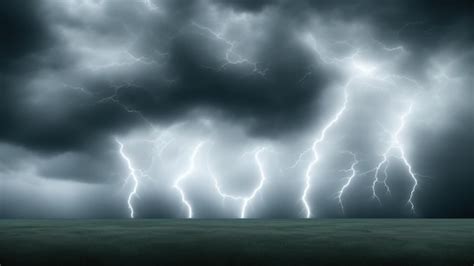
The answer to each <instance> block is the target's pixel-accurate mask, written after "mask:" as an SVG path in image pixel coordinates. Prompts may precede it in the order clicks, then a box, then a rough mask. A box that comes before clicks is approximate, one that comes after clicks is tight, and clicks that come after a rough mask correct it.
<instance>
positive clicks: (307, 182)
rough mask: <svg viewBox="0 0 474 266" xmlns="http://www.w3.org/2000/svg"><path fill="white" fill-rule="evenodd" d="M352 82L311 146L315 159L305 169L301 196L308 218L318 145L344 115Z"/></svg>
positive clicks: (309, 215)
mask: <svg viewBox="0 0 474 266" xmlns="http://www.w3.org/2000/svg"><path fill="white" fill-rule="evenodd" d="M349 84H350V82H349V83H348V84H347V85H346V89H345V90H344V103H343V104H342V107H341V108H340V109H339V111H338V112H337V113H336V115H335V116H334V117H333V119H331V121H329V123H327V124H326V126H325V127H324V128H323V130H322V131H321V134H320V136H319V137H318V138H316V140H315V141H314V142H313V145H312V146H311V150H312V152H313V156H314V157H313V161H311V162H310V163H309V165H308V167H307V168H306V171H305V188H304V191H303V195H302V196H301V201H302V202H303V204H304V207H305V210H306V218H311V206H310V205H309V203H308V200H307V197H308V193H309V190H310V188H311V171H312V170H313V168H314V166H316V164H317V163H318V162H319V152H318V146H319V144H321V142H323V141H324V139H325V138H326V133H327V131H328V130H329V129H330V128H331V127H332V126H334V125H335V124H336V123H337V121H338V120H339V118H340V117H341V116H342V114H343V113H344V111H345V110H346V108H347V102H348V100H349V94H348V92H347V86H349Z"/></svg>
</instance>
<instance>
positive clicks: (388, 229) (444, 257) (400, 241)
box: [0, 219, 474, 266]
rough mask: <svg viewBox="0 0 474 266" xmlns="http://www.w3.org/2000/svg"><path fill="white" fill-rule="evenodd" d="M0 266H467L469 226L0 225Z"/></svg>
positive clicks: (473, 239)
mask: <svg viewBox="0 0 474 266" xmlns="http://www.w3.org/2000/svg"><path fill="white" fill-rule="evenodd" d="M0 264H1V266H9V265H131V266H135V265H467V266H472V265H473V264H474V220H472V219H449V220H448V219H445V220H438V219H436V220H434V219H420V220H418V219H338V220H0Z"/></svg>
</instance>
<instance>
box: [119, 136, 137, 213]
mask: <svg viewBox="0 0 474 266" xmlns="http://www.w3.org/2000/svg"><path fill="white" fill-rule="evenodd" d="M115 141H116V142H117V143H118V145H119V147H120V149H119V153H120V156H121V157H122V159H123V160H124V161H125V162H126V163H127V167H128V170H129V177H130V176H131V177H132V179H133V189H132V191H130V194H129V195H128V199H127V204H128V208H129V209H130V218H135V216H134V215H135V211H134V209H133V205H132V198H133V197H135V196H136V195H137V189H138V182H139V181H138V180H139V179H138V175H137V172H138V170H136V169H135V168H134V167H133V164H132V161H131V160H130V158H128V156H127V155H126V154H125V152H124V150H123V149H124V145H123V143H122V142H120V141H119V139H118V138H115Z"/></svg>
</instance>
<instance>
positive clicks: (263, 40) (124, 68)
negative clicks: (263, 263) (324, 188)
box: [0, 0, 474, 216]
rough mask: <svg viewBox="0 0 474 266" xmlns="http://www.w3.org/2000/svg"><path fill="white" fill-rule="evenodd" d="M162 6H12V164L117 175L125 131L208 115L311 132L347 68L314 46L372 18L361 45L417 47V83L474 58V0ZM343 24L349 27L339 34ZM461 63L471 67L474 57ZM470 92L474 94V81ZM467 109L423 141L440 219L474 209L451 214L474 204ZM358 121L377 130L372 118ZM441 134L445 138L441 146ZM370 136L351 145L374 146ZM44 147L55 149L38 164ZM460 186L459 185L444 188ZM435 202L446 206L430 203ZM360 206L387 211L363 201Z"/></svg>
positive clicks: (255, 126)
mask: <svg viewBox="0 0 474 266" xmlns="http://www.w3.org/2000/svg"><path fill="white" fill-rule="evenodd" d="M151 3H152V4H153V3H154V4H155V5H156V7H155V8H154V7H153V6H147V3H146V1H85V2H83V3H81V4H80V3H79V2H77V3H76V2H74V1H71V2H65V1H57V2H55V1H54V0H53V1H49V2H48V1H43V2H39V1H29V2H28V3H27V2H26V1H21V2H20V3H19V2H18V1H3V2H2V3H1V4H0V6H1V8H0V36H2V39H3V40H5V41H3V42H1V43H0V57H1V61H0V71H1V76H0V83H1V87H2V88H1V89H0V142H2V143H4V144H5V145H6V146H5V147H7V146H8V148H2V146H0V149H2V150H3V151H4V152H3V153H0V155H1V157H0V159H1V160H2V161H1V162H0V167H1V168H0V172H2V171H3V172H8V171H12V170H18V169H21V168H22V167H23V166H24V165H25V164H27V161H28V160H31V161H30V163H32V164H35V165H36V168H37V169H36V171H37V172H36V174H38V175H39V176H42V177H45V178H55V179H66V180H78V181H80V182H85V183H100V182H108V181H110V180H111V177H113V175H114V172H113V171H110V169H111V168H113V169H115V168H119V167H118V165H117V164H118V162H117V160H116V159H117V158H116V157H114V155H113V153H114V152H116V151H115V150H113V148H111V147H112V146H113V145H114V144H115V143H112V142H111V139H112V137H113V136H116V135H121V134H125V133H127V132H130V131H132V130H133V129H134V128H136V127H147V126H148V122H152V123H156V124H160V125H170V124H173V123H176V122H182V121H189V120H193V119H194V117H193V112H194V111H196V110H197V111H202V112H204V113H206V115H209V116H211V117H212V118H217V119H220V120H225V121H227V122H229V123H232V124H236V125H237V126H238V127H240V128H243V129H244V131H245V132H246V133H247V134H248V137H249V138H262V139H277V140H284V141H288V139H290V138H295V136H296V138H299V133H301V132H303V133H302V134H301V135H304V134H306V133H307V131H309V130H310V129H312V128H313V126H314V121H320V120H321V121H322V120H323V119H326V118H321V117H319V115H320V113H318V111H319V110H320V107H321V106H320V105H321V104H324V103H322V99H323V98H322V97H321V96H322V95H323V94H324V93H325V92H327V91H328V90H329V89H328V88H333V87H332V86H333V85H334V84H335V83H337V84H339V83H340V82H341V81H340V80H339V78H341V76H342V75H343V74H342V73H341V72H342V71H339V70H338V69H337V67H334V65H330V64H326V63H325V62H323V59H322V56H321V55H319V56H318V55H316V54H315V51H313V50H312V49H310V48H309V47H308V46H307V45H305V44H304V43H303V42H302V41H301V35H302V34H304V33H305V32H311V33H312V30H320V29H323V32H329V33H331V34H334V35H337V36H336V37H337V38H339V39H341V40H344V39H345V38H346V37H347V36H346V35H345V34H348V35H349V34H358V33H353V32H350V31H351V29H352V28H351V27H352V26H354V25H359V26H360V27H362V28H364V29H365V31H364V32H365V33H366V34H367V36H365V35H364V36H356V38H358V40H359V41H360V40H362V42H361V43H364V41H366V40H368V39H370V38H373V39H374V40H375V41H376V42H380V43H382V45H385V46H387V47H396V46H398V45H402V46H403V47H404V49H405V50H406V51H407V53H408V54H409V56H407V57H406V58H405V59H404V60H403V61H401V62H400V63H398V62H397V67H398V69H399V70H400V73H403V74H407V73H408V74H409V77H412V78H414V79H416V80H423V79H426V78H427V76H429V75H430V74H431V73H428V72H427V71H426V69H427V66H428V64H429V63H430V62H431V61H430V60H432V58H433V57H434V56H437V55H438V54H439V53H440V51H444V50H448V51H455V52H457V51H460V52H461V53H464V52H466V53H468V52H469V51H471V49H472V44H473V42H474V35H473V33H472V30H470V27H471V26H472V25H473V17H472V13H473V2H472V1H441V0H440V1H428V0H426V1H425V0H422V1H408V0H407V1H375V0H374V1H357V2H356V1H349V0H347V1H330V0H319V1H283V0H275V1H271V0H259V1H251V0H241V1H239V0H230V1H224V0H209V1H204V0H202V1H185V0H180V1H173V0H168V1H152V2H151ZM339 24H340V25H343V26H342V28H343V30H342V31H340V32H339V31H337V30H334V31H333V28H332V27H333V26H334V27H335V28H336V26H335V25H339ZM338 27H340V26H338ZM351 36H352V35H351ZM316 37H318V38H321V39H324V38H325V37H327V36H324V34H323V35H321V36H316ZM316 39H317V38H316ZM366 48H367V47H366ZM379 48H380V47H379ZM226 57H227V58H226ZM228 61H231V62H228ZM442 63H444V62H442ZM460 65H461V68H466V69H467V68H469V67H472V65H473V63H472V62H470V61H468V62H462V63H460ZM463 78H464V77H463ZM463 82H468V81H465V80H464V81H463ZM459 87H460V90H461V92H462V93H466V92H469V89H470V88H468V86H467V87H466V86H465V85H463V86H459ZM467 96H469V93H468V94H467ZM470 96H471V98H472V94H471V95H470ZM464 99H467V100H468V99H469V97H464ZM467 100H466V101H467ZM383 104H384V103H383V102H382V101H380V105H382V106H380V105H379V104H377V105H376V107H377V108H379V109H382V108H383ZM362 105H364V107H365V105H367V106H369V105H370V106H372V107H374V106H375V104H374V103H370V102H369V101H367V102H363V104H362ZM460 105H465V103H464V102H463V103H462V104H460ZM325 106H326V105H325ZM321 109H323V108H321ZM375 109H376V108H375ZM444 111H445V112H449V111H450V110H444ZM370 112H372V111H370ZM459 112H460V113H462V114H460V115H459V116H458V115H457V114H456V116H455V118H453V119H461V118H459V117H462V119H463V121H465V122H464V123H463V124H453V125H450V130H449V131H447V132H444V133H443V134H441V133H440V134H439V135H436V136H435V137H433V136H432V137H431V138H430V137H426V136H425V137H424V136H418V135H417V136H416V139H417V140H418V139H422V140H423V141H421V144H420V145H419V146H420V151H417V154H418V153H419V154H421V155H420V157H423V156H424V155H426V154H427V153H428V154H430V155H431V156H427V157H426V158H427V159H426V161H424V162H420V163H419V164H420V168H422V170H423V169H431V171H432V172H430V173H426V174H427V175H437V174H438V173H439V174H440V175H441V176H442V177H440V179H438V180H437V181H436V182H434V183H431V185H427V186H426V187H427V188H426V189H427V190H430V191H429V192H424V194H423V195H424V196H423V197H426V198H421V203H420V204H421V205H422V206H423V209H424V210H425V213H424V214H426V215H427V216H443V215H451V216H469V215H470V213H471V214H472V212H473V211H472V207H471V208H469V207H468V208H466V207H462V206H461V207H459V210H458V209H456V207H453V209H450V208H451V207H450V206H460V205H462V202H471V203H472V201H473V200H472V197H471V196H469V194H468V192H469V189H470V188H472V181H470V180H471V179H469V178H470V176H471V175H472V170H470V169H471V167H470V163H471V162H472V154H473V151H472V148H471V149H469V148H466V147H469V146H471V147H472V146H473V145H472V141H473V138H472V127H471V130H470V131H469V130H466V126H465V125H469V124H471V125H472V123H473V121H472V115H467V116H466V117H468V118H467V119H465V116H463V115H464V114H465V113H472V108H467V110H462V111H459ZM369 116H370V114H369V115H368V116H367V117H369ZM367 117H366V118H367ZM353 123H354V124H357V125H359V127H358V128H357V129H358V130H360V132H363V130H366V129H361V126H360V125H362V124H364V123H363V122H360V121H354V122H353ZM357 125H356V126H357ZM422 132H423V133H426V132H425V131H422ZM469 132H470V133H469ZM349 133H351V134H352V136H355V135H358V134H356V133H352V132H349ZM311 134H313V133H312V132H311ZM360 134H362V133H360ZM363 134H364V135H367V134H365V133H363ZM438 137H439V139H443V145H435V143H436V142H437V141H439V140H438ZM354 139H355V138H354ZM357 141H359V140H355V141H353V142H357ZM370 141H371V140H367V141H366V142H362V141H359V142H357V143H356V144H354V143H352V146H351V147H360V146H365V147H368V146H369V144H368V143H370ZM16 146H20V147H21V148H19V149H15V148H12V147H16ZM453 147H456V148H453ZM463 147H464V148H463ZM370 148H371V147H370ZM370 148H368V149H370ZM452 149H455V150H458V151H457V152H453V151H452ZM453 153H454V154H453ZM423 154H424V155H423ZM35 155H36V156H40V157H44V158H42V159H43V160H38V158H35V159H32V158H34V156H35ZM417 156H418V155H417ZM16 158H22V160H20V159H18V160H17V159H16ZM453 168H454V169H455V170H453ZM2 169H3V170H2ZM451 173H452V174H453V175H454V177H451V176H450V175H451ZM450 180H451V181H452V182H451V181H450ZM283 183H284V182H283ZM453 183H454V184H455V187H456V189H454V188H453V189H452V190H449V193H448V192H445V193H443V188H444V187H448V185H449V184H453ZM298 185H300V184H298ZM293 186H294V187H295V188H294V189H293V190H294V191H297V190H298V191H299V190H300V187H296V186H297V185H295V184H293ZM430 186H431V187H430ZM294 193H298V192H294ZM428 195H429V196H428ZM439 195H441V196H439ZM456 195H461V196H460V197H458V198H456ZM277 196H278V200H280V201H284V200H285V199H282V198H281V197H279V196H280V195H277ZM432 197H437V204H439V206H442V207H440V208H439V209H438V208H436V207H435V206H434V205H430V203H429V201H430V199H431V198H432ZM453 199H454V200H453ZM282 204H288V205H291V204H289V203H282ZM471 205H472V206H474V204H471ZM269 208H270V209H271V208H273V209H278V210H275V212H276V213H279V214H280V213H283V214H284V213H287V212H286V210H281V209H279V208H276V207H275V206H270V207H269ZM323 208H324V207H323ZM328 208H329V207H328ZM323 212H324V211H323ZM354 213H356V211H354ZM357 213H358V214H359V215H360V214H361V213H362V216H371V215H374V212H373V210H369V211H367V213H365V210H364V209H363V207H360V208H359V209H358V210H357ZM331 215H332V214H331ZM356 215H357V214H356ZM381 215H385V213H383V214H381ZM391 215H392V216H393V215H394V213H389V214H387V216H391ZM268 216H271V214H269V215H268Z"/></svg>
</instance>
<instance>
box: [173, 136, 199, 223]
mask: <svg viewBox="0 0 474 266" xmlns="http://www.w3.org/2000/svg"><path fill="white" fill-rule="evenodd" d="M204 143H205V142H204V141H202V142H199V143H198V144H197V145H196V146H195V147H194V148H193V152H192V154H191V158H190V159H189V166H188V168H187V169H186V171H185V172H184V173H182V174H181V175H179V176H178V178H176V180H175V181H174V184H173V188H175V189H176V190H178V192H179V195H180V197H181V201H182V202H183V204H184V205H185V206H186V208H187V209H188V218H193V207H192V206H191V203H189V201H188V200H187V198H186V194H185V193H184V190H183V189H182V188H181V187H180V183H181V182H182V181H183V180H184V179H186V178H187V177H188V176H189V175H190V174H192V173H193V171H194V168H195V161H196V157H197V155H198V153H199V150H200V149H201V148H202V146H203V145H204Z"/></svg>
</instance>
